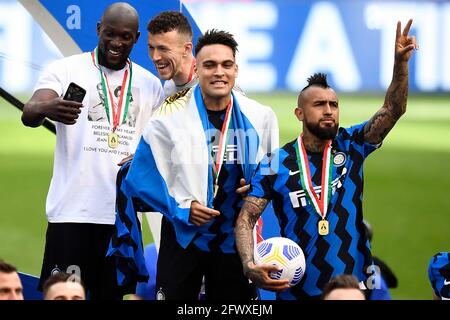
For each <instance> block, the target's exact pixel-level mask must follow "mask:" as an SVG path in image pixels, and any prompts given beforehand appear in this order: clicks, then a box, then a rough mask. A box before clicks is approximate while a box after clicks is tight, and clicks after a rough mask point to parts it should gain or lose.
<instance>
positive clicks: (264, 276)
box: [234, 196, 289, 291]
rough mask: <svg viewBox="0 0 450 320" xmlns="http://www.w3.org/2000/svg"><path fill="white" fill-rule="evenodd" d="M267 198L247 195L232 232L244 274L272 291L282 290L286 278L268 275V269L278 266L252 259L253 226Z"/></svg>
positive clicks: (286, 285)
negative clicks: (278, 278)
mask: <svg viewBox="0 0 450 320" xmlns="http://www.w3.org/2000/svg"><path fill="white" fill-rule="evenodd" d="M266 205H267V200H266V199H262V198H256V197H251V196H250V197H247V198H245V200H244V206H243V207H242V209H241V212H240V214H239V217H238V219H237V221H236V227H235V229H234V233H235V236H236V246H237V249H238V251H239V255H240V257H241V261H242V265H243V269H244V274H245V276H246V277H247V278H249V279H250V280H252V282H253V283H254V284H255V285H256V286H258V287H260V288H263V289H267V290H272V291H283V290H286V289H287V288H289V281H288V280H273V279H271V278H270V277H269V272H270V271H277V270H278V267H276V266H273V265H256V264H255V262H254V261H253V249H254V240H253V228H254V227H255V224H256V221H258V219H259V217H260V216H261V214H262V212H263V211H264V208H265V207H266Z"/></svg>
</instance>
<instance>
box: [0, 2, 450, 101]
mask: <svg viewBox="0 0 450 320" xmlns="http://www.w3.org/2000/svg"><path fill="white" fill-rule="evenodd" d="M111 2H113V1H110V0H101V1H96V3H95V6H92V1H87V0H73V1H52V0H41V1H38V0H19V1H17V0H0V12H8V13H10V14H8V15H6V14H0V53H1V59H0V83H2V85H3V84H4V85H5V87H6V89H8V90H10V91H12V92H28V91H30V90H32V87H33V85H34V83H35V81H36V78H37V76H38V74H39V72H40V71H41V70H42V68H43V67H44V66H45V65H46V64H47V63H49V62H50V61H52V60H54V59H56V58H58V57H60V56H61V55H62V54H64V52H63V51H64V50H63V49H62V48H61V47H60V48H59V50H58V49H57V48H55V46H54V45H53V44H52V41H51V40H49V38H48V36H46V35H45V33H44V32H43V31H42V29H41V28H40V27H39V26H38V24H37V22H36V21H37V20H38V18H33V17H32V16H31V15H30V14H29V13H28V12H27V11H26V10H25V9H24V8H23V7H22V6H21V5H20V3H23V4H25V6H26V7H28V8H29V7H30V6H32V5H33V3H37V4H38V5H40V6H42V7H45V8H46V9H47V10H48V12H49V13H50V14H51V15H52V16H53V18H54V19H55V21H56V22H57V23H58V24H59V26H61V30H64V31H65V32H66V33H67V34H68V35H69V36H70V37H71V38H72V39H73V40H74V42H75V43H76V45H77V46H78V47H79V49H81V50H91V49H92V48H93V47H94V46H95V44H96V40H97V39H96V34H95V24H96V22H97V20H98V17H99V16H100V15H101V13H102V11H103V10H104V8H105V7H106V6H107V5H108V4H110V3H111ZM129 2H130V3H132V4H133V5H134V6H135V7H136V8H137V10H138V12H139V14H140V21H141V25H140V31H141V33H142V37H141V39H140V41H139V42H138V44H137V46H136V48H135V49H134V50H133V53H132V58H133V59H134V60H135V61H136V62H137V63H139V64H141V65H143V66H144V67H146V68H148V69H150V70H151V71H155V70H154V68H153V66H152V64H151V63H150V61H149V59H148V53H147V44H146V34H147V31H146V25H147V22H148V21H149V19H150V18H151V17H152V16H153V15H155V14H156V13H158V12H159V11H161V10H167V9H173V10H179V8H180V3H179V1H152V0H132V1H129ZM183 5H184V8H183V12H184V13H186V14H188V15H189V14H190V15H191V16H190V20H191V22H193V21H194V20H195V22H196V23H197V25H198V26H199V27H200V30H202V31H204V30H206V29H208V28H212V27H215V28H219V29H225V30H228V31H230V32H232V33H233V34H235V35H236V38H237V40H238V42H239V54H238V62H239V65H240V74H239V84H240V85H241V86H242V88H243V89H244V90H246V91H248V92H270V91H274V90H277V91H285V90H288V91H297V90H298V89H300V88H302V87H303V86H304V84H305V79H306V78H307V76H309V75H310V74H311V73H313V72H316V71H323V72H326V73H328V74H329V79H330V80H331V81H330V82H331V84H332V86H333V87H335V88H336V89H337V90H338V91H339V92H382V91H384V90H385V89H386V88H387V86H388V84H389V82H390V79H391V75H392V62H393V58H394V55H393V43H394V35H395V27H396V21H397V20H401V21H402V22H403V23H406V21H407V19H408V18H410V17H412V18H413V19H414V24H413V28H412V31H411V33H412V34H413V35H415V36H416V37H417V38H418V42H419V44H420V49H419V50H420V54H418V55H415V56H414V57H413V59H412V61H411V69H410V88H411V91H412V92H449V91H450V61H449V60H448V59H446V58H445V57H449V56H450V42H449V41H446V39H449V38H450V1H442V0H430V1H417V0H395V1H393V0H386V1H369V0H334V1H293V0H281V1H268V0H264V1H258V0H253V1H248V0H245V1H244V0H242V1H202V0H185V1H183ZM11 15H13V16H14V17H16V18H15V19H9V17H10V16H11ZM35 17H36V16H35ZM47 23H48V21H47ZM200 30H199V29H198V28H195V38H196V37H197V36H198V34H199V33H200ZM47 31H48V32H49V34H50V35H51V33H52V31H53V34H55V33H57V29H51V30H47ZM53 38H54V37H53ZM53 38H52V40H54V39H53ZM194 41H195V39H194ZM66 47H70V46H69V45H67V46H66ZM70 48H71V47H70ZM66 50H70V49H67V48H66ZM60 51H61V52H62V53H61V52H60ZM64 55H65V54H64ZM12 70H14V72H12Z"/></svg>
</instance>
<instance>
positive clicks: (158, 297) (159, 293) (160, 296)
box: [156, 288, 166, 300]
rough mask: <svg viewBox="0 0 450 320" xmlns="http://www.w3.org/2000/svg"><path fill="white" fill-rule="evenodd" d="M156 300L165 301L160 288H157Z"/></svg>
mask: <svg viewBox="0 0 450 320" xmlns="http://www.w3.org/2000/svg"><path fill="white" fill-rule="evenodd" d="M156 300H166V295H165V294H164V292H163V291H162V288H159V290H158V292H157V293H156Z"/></svg>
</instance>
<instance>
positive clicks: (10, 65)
mask: <svg viewBox="0 0 450 320" xmlns="http://www.w3.org/2000/svg"><path fill="white" fill-rule="evenodd" d="M0 12H1V13H2V14H0V53H1V55H2V56H3V57H1V56H0V58H4V59H0V70H1V74H0V82H1V83H2V85H3V84H7V89H8V90H12V91H16V92H17V91H25V90H28V89H29V86H30V80H29V79H30V77H31V69H30V66H28V65H27V63H29V62H31V45H30V44H31V17H30V15H29V14H28V13H27V12H26V11H25V10H23V8H22V7H21V6H20V5H18V4H17V3H14V2H6V3H0ZM5 13H7V14H5Z"/></svg>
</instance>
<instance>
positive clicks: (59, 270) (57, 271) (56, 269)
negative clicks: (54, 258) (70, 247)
mask: <svg viewBox="0 0 450 320" xmlns="http://www.w3.org/2000/svg"><path fill="white" fill-rule="evenodd" d="M60 272H61V269H59V268H58V265H55V267H54V268H53V269H52V271H50V274H51V275H54V274H57V273H60Z"/></svg>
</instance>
